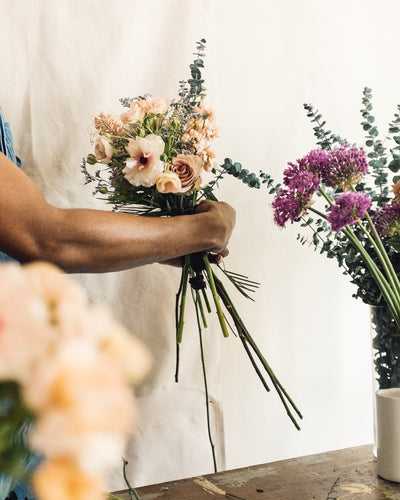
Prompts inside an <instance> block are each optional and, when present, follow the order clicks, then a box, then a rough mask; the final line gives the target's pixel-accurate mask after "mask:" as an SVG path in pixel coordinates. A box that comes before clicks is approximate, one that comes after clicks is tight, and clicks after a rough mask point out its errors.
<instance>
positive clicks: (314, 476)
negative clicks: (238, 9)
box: [117, 445, 400, 500]
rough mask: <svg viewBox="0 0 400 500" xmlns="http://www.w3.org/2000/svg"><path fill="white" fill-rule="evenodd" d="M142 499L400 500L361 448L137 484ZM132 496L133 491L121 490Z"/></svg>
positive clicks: (397, 488)
mask: <svg viewBox="0 0 400 500" xmlns="http://www.w3.org/2000/svg"><path fill="white" fill-rule="evenodd" d="M137 493H138V494H139V496H140V500H157V499H162V500H219V498H221V499H222V498H228V499H231V500H267V499H268V500H348V499H355V500H358V499H359V500H384V499H391V500H400V484H397V483H391V482H389V481H384V480H383V479H380V478H379V477H378V476H377V474H376V463H375V459H374V457H373V453H372V446H370V445H367V446H359V447H356V448H346V449H344V450H338V451H330V452H326V453H319V454H317V455H309V456H305V457H300V458H293V459H290V460H282V461H279V462H272V463H269V464H263V465H254V466H251V467H245V468H243V469H236V470H230V471H224V472H219V473H218V474H209V475H205V476H199V477H192V478H188V479H182V480H180V481H170V482H167V483H162V484H154V485H152V486H144V487H142V488H137ZM117 494H118V496H120V497H121V498H123V499H126V500H128V499H129V495H128V494H127V492H117Z"/></svg>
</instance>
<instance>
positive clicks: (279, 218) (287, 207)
mask: <svg viewBox="0 0 400 500" xmlns="http://www.w3.org/2000/svg"><path fill="white" fill-rule="evenodd" d="M320 151H322V150H316V151H311V153H309V154H308V155H307V156H305V157H304V158H301V159H299V160H297V161H296V163H289V167H288V168H287V169H286V170H285V171H284V173H283V175H284V177H283V184H284V185H285V186H286V187H284V188H281V189H280V190H279V193H278V195H277V196H276V198H275V200H274V201H273V203H272V208H273V209H274V221H275V223H276V224H277V225H278V226H280V227H285V225H286V223H287V222H288V221H290V222H292V223H293V222H294V221H295V220H296V219H298V218H299V217H300V215H301V214H302V213H303V212H305V211H306V210H307V208H308V207H309V206H310V203H311V199H312V197H313V195H314V193H315V192H316V191H317V190H318V189H319V187H320V181H319V177H318V175H317V174H316V173H315V172H316V171H317V170H318V168H319V163H318V161H323V160H325V159H326V153H325V152H324V151H322V153H323V154H320ZM324 155H325V157H324ZM318 159H319V160H318Z"/></svg>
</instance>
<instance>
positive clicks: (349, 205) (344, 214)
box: [327, 191, 372, 232]
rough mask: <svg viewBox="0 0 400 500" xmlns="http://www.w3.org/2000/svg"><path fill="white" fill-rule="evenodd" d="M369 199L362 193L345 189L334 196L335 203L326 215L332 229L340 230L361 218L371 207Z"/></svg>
mask: <svg viewBox="0 0 400 500" xmlns="http://www.w3.org/2000/svg"><path fill="white" fill-rule="evenodd" d="M371 205H372V203H371V199H370V197H369V196H368V195H367V194H364V193H359V192H356V193H353V192H352V191H346V192H344V193H342V194H340V195H339V196H337V197H336V198H335V203H334V205H332V207H331V211H330V213H329V215H328V217H327V219H328V222H329V223H330V224H331V227H332V230H333V231H336V232H338V231H341V230H342V229H343V228H344V227H345V226H347V225H350V226H351V225H353V224H354V223H355V222H357V220H359V219H362V218H363V217H364V216H365V214H366V212H368V210H369V209H370V208H371Z"/></svg>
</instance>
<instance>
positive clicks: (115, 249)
mask: <svg viewBox="0 0 400 500" xmlns="http://www.w3.org/2000/svg"><path fill="white" fill-rule="evenodd" d="M50 212H51V216H50V218H48V217H45V218H44V219H43V224H41V225H39V224H37V223H36V224H35V227H34V228H32V234H33V235H35V240H36V243H35V244H34V245H32V246H31V249H34V251H33V252H30V250H29V248H26V250H25V251H26V252H27V253H26V254H25V255H20V259H21V260H23V261H27V260H28V261H29V260H46V261H50V262H53V263H54V264H56V265H58V266H59V267H61V268H62V269H64V270H65V271H68V272H105V271H119V270H123V269H128V268H131V267H137V266H141V265H144V264H151V263H154V262H160V261H164V260H169V259H173V258H175V257H178V256H180V255H185V254H187V253H193V252H198V251H202V250H208V249H210V248H212V247H213V246H214V244H215V242H216V239H215V235H214V232H213V228H212V227H210V231H205V230H204V227H205V226H207V218H209V219H210V224H212V219H211V218H210V216H209V214H208V213H199V214H196V215H191V216H178V217H168V218H166V217H163V218H146V217H138V216H135V215H130V214H123V213H113V212H106V211H99V210H85V209H70V210H61V209H54V208H53V207H51V208H50Z"/></svg>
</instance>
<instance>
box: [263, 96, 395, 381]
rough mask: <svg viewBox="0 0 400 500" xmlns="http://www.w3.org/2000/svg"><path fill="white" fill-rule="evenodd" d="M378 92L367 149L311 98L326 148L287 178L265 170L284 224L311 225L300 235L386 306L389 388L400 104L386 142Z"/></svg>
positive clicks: (381, 369)
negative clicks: (332, 125)
mask: <svg viewBox="0 0 400 500" xmlns="http://www.w3.org/2000/svg"><path fill="white" fill-rule="evenodd" d="M371 98H372V94H371V90H370V89H369V88H365V89H364V91H363V99H362V104H363V108H362V109H361V114H362V117H363V121H362V123H361V125H362V127H363V130H364V131H365V132H366V140H365V147H366V149H364V148H361V147H357V146H355V145H350V144H349V143H348V141H346V140H345V139H342V138H341V137H339V136H337V135H335V134H334V133H332V132H331V131H330V130H327V129H326V126H325V125H326V122H325V121H323V120H322V115H321V114H320V113H319V112H318V111H317V110H315V109H314V108H313V106H311V105H308V104H306V105H304V108H305V110H306V112H307V116H308V117H309V118H310V119H311V121H312V123H313V124H314V134H315V136H316V138H317V144H318V146H319V147H318V148H317V149H315V150H313V151H311V152H310V153H308V154H307V155H306V156H304V157H303V158H300V159H298V160H297V161H296V162H294V163H289V165H288V167H287V169H286V170H285V171H284V177H283V185H281V184H276V183H275V181H274V180H273V179H272V177H271V176H270V175H269V174H267V173H265V172H261V174H260V175H261V178H262V182H263V183H264V184H265V185H266V186H267V188H268V189H269V193H270V194H274V195H275V198H274V201H273V203H272V207H273V210H274V220H275V222H276V224H277V225H278V226H279V227H285V225H286V224H287V223H288V222H291V223H293V222H298V223H300V226H301V227H302V228H305V229H308V230H310V231H311V238H309V237H305V236H304V235H299V236H298V239H299V240H300V242H301V243H302V244H304V243H306V242H309V243H310V244H311V245H314V246H315V247H316V249H318V250H319V251H320V253H321V254H325V255H326V256H327V257H328V258H336V259H337V262H338V264H339V266H340V267H342V268H343V270H344V274H347V275H348V276H349V277H350V278H351V282H352V283H353V284H355V285H356V287H357V288H356V292H355V294H354V296H355V297H359V298H361V299H362V300H363V301H364V302H365V303H367V304H369V305H372V306H381V307H380V308H379V312H378V314H377V315H376V316H375V315H374V317H373V322H374V325H373V326H374V328H375V334H376V335H375V338H374V340H373V343H374V345H373V346H374V348H375V350H376V352H375V359H374V362H375V369H376V377H377V381H378V384H379V388H387V387H398V386H399V381H400V348H399V347H400V330H399V328H400V282H399V275H398V272H399V269H400V254H399V251H400V175H396V174H397V173H398V172H399V170H400V114H399V111H400V107H398V108H397V110H398V112H397V113H396V114H395V115H394V118H393V121H392V122H391V123H390V124H389V127H388V132H387V134H386V137H385V141H386V140H391V141H392V142H391V144H390V145H387V146H386V145H385V141H382V140H381V139H380V138H379V131H378V128H377V127H376V125H375V124H374V122H375V117H374V116H373V114H372V109H373V108H372V102H371ZM390 186H391V187H392V189H391V190H390Z"/></svg>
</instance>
